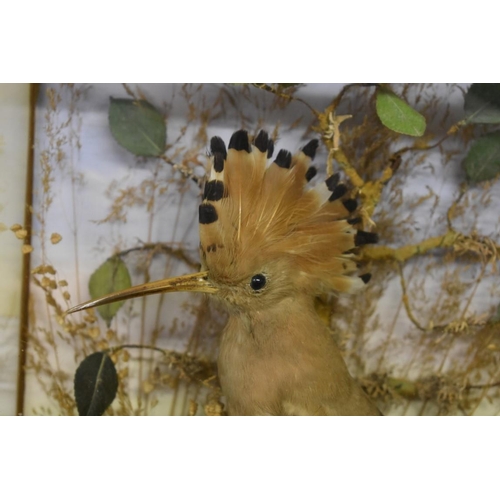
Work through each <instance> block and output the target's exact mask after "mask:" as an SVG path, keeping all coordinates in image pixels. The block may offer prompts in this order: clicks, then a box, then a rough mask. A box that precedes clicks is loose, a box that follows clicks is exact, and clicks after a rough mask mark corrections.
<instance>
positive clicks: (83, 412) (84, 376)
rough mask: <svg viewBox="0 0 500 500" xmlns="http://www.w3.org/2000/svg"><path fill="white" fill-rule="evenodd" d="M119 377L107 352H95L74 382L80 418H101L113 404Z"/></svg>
mask: <svg viewBox="0 0 500 500" xmlns="http://www.w3.org/2000/svg"><path fill="white" fill-rule="evenodd" d="M117 389H118V375H117V374H116V368H115V365H114V363H113V361H111V358H110V357H109V356H108V355H107V353H106V352H94V353H93V354H91V355H90V356H87V357H86V358H85V359H84V360H83V361H82V362H81V363H80V366H79V367H78V368H77V370H76V373H75V380H74V390H75V400H76V407H77V408H78V415H80V416H100V415H102V414H103V413H104V412H105V411H106V408H107V407H108V406H109V405H110V404H111V403H112V402H113V400H114V399H115V396H116V391H117Z"/></svg>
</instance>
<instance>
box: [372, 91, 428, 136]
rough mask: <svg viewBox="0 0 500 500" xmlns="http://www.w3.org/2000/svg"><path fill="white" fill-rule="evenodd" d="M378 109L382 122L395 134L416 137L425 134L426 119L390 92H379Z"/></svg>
mask: <svg viewBox="0 0 500 500" xmlns="http://www.w3.org/2000/svg"><path fill="white" fill-rule="evenodd" d="M376 108H377V115H378V117H379V118H380V121H381V122H382V123H383V124H384V125H385V126H386V127H387V128H389V129H391V130H394V132H398V133H400V134H406V135H412V136H414V137H420V136H422V135H423V134H424V132H425V118H424V117H423V116H422V115H421V114H420V113H418V112H417V111H415V110H414V109H413V108H412V107H410V106H409V105H408V104H406V102H404V101H403V99H400V98H399V97H398V96H397V95H396V94H394V93H393V92H391V91H390V90H387V89H384V88H379V89H378V90H377V101H376Z"/></svg>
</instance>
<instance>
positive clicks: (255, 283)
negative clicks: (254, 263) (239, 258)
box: [250, 274, 266, 291]
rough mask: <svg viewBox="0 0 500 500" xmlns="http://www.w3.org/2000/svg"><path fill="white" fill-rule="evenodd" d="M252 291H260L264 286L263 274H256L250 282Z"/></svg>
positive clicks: (264, 278)
mask: <svg viewBox="0 0 500 500" xmlns="http://www.w3.org/2000/svg"><path fill="white" fill-rule="evenodd" d="M250 286H251V287H252V290H255V291H257V290H262V289H263V288H264V287H265V286H266V277H265V276H264V275H263V274H256V275H255V276H252V279H251V280H250Z"/></svg>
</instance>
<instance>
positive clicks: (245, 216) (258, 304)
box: [68, 130, 376, 313]
mask: <svg viewBox="0 0 500 500" xmlns="http://www.w3.org/2000/svg"><path fill="white" fill-rule="evenodd" d="M317 147H318V141H317V140H312V141H310V142H309V143H307V144H306V145H305V146H304V147H303V148H302V149H301V150H300V151H299V152H298V153H296V154H295V155H293V156H292V154H291V153H289V152H288V151H286V150H283V149H282V150H280V151H279V152H278V154H277V155H276V157H275V158H274V161H272V162H271V164H270V165H268V163H269V162H268V159H269V158H271V157H272V156H273V151H274V144H273V141H272V140H271V139H270V138H269V136H268V134H267V133H266V132H264V131H261V132H260V133H259V134H258V135H257V136H256V137H255V138H254V140H253V142H251V141H250V138H249V136H248V133H247V132H246V131H245V130H239V131H237V132H235V133H234V134H233V135H232V136H231V139H230V141H229V145H228V148H227V149H226V145H225V143H224V141H223V140H222V139H221V138H219V137H213V138H212V140H211V143H210V149H211V153H212V155H211V160H210V161H211V165H210V174H209V178H208V180H207V182H206V184H205V190H204V193H203V201H202V203H201V204H200V206H199V223H200V256H201V271H200V272H199V273H195V274H191V275H187V276H180V277H177V278H169V279H165V280H159V281H155V282H152V283H146V284H144V285H139V286H135V287H132V288H129V289H127V290H123V291H120V292H115V293H113V294H110V295H108V296H105V297H102V298H100V299H96V300H93V301H89V302H86V303H85V304H81V305H79V306H76V307H74V308H72V309H70V310H69V311H68V313H71V312H75V311H79V310H82V309H87V308H89V307H96V306H99V305H103V304H107V303H110V302H115V301H119V300H124V299H127V298H132V297H139V296H143V295H149V294H153V293H161V292H163V293H165V292H174V291H190V292H204V293H209V294H213V295H214V296H215V297H217V299H218V300H219V301H221V302H222V303H223V304H225V305H226V306H227V308H228V309H229V311H237V310H240V311H242V310H243V311H245V310H246V311H248V310H250V311H251V310H259V309H265V308H268V307H272V306H273V305H275V304H277V303H279V302H280V301H281V300H283V299H284V298H286V297H291V296H294V295H295V294H302V295H303V294H308V295H310V296H311V297H313V296H314V295H316V294H319V293H322V292H325V291H338V292H347V293H352V292H355V291H357V290H359V289H360V288H362V287H363V286H364V285H365V283H367V281H368V279H369V275H368V274H364V275H361V276H353V273H355V272H356V269H357V268H356V262H355V259H354V254H353V253H352V251H353V249H354V248H355V247H356V246H359V245H363V244H366V243H374V242H376V235H375V234H373V233H367V232H364V231H362V230H360V229H356V228H355V226H356V225H358V224H359V223H360V219H359V218H357V217H355V216H354V212H355V211H356V210H357V204H356V201H355V200H354V199H351V198H350V197H349V193H348V189H347V187H346V186H345V185H344V184H343V183H341V182H339V175H338V174H335V175H332V176H330V177H329V178H328V179H326V181H324V182H322V183H320V184H318V185H317V186H316V187H314V188H312V189H309V188H308V182H309V181H310V180H311V179H312V178H313V177H314V176H315V175H316V169H315V167H312V166H310V163H311V161H312V159H313V158H314V156H315V153H316V149H317Z"/></svg>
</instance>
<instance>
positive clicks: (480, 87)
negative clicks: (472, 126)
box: [464, 83, 500, 123]
mask: <svg viewBox="0 0 500 500" xmlns="http://www.w3.org/2000/svg"><path fill="white" fill-rule="evenodd" d="M464 110H465V119H466V120H467V122H469V123H500V83H473V84H472V85H471V86H470V87H469V90H468V91H467V94H466V95H465V103H464Z"/></svg>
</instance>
